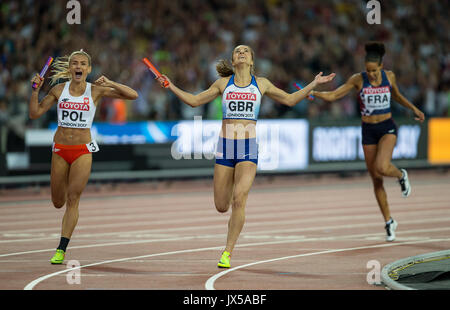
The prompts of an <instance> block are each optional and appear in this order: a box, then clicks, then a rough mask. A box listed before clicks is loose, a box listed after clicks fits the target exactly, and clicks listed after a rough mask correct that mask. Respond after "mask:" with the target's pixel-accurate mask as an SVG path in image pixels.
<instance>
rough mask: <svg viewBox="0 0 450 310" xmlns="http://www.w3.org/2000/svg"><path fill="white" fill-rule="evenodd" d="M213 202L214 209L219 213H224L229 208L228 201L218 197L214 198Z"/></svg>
mask: <svg viewBox="0 0 450 310" xmlns="http://www.w3.org/2000/svg"><path fill="white" fill-rule="evenodd" d="M214 204H215V206H216V210H217V211H218V212H220V213H225V212H227V211H228V209H229V208H230V203H229V202H225V201H221V200H218V199H214Z"/></svg>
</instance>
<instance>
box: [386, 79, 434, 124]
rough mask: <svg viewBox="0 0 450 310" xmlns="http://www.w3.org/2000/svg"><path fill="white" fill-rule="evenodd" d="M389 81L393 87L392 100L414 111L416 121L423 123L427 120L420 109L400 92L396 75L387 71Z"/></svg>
mask: <svg viewBox="0 0 450 310" xmlns="http://www.w3.org/2000/svg"><path fill="white" fill-rule="evenodd" d="M386 73H387V75H388V78H389V81H390V83H391V86H392V99H394V100H395V101H396V102H398V103H399V104H401V105H402V106H404V107H405V108H408V109H410V110H411V111H413V113H414V115H415V118H414V119H415V120H417V121H420V122H423V121H424V120H425V115H424V114H423V112H422V111H420V110H419V109H418V108H416V106H414V105H413V104H412V103H411V102H409V100H408V99H406V98H405V97H404V96H403V95H402V94H401V93H400V91H399V89H398V86H397V81H396V78H395V74H394V72H392V71H386Z"/></svg>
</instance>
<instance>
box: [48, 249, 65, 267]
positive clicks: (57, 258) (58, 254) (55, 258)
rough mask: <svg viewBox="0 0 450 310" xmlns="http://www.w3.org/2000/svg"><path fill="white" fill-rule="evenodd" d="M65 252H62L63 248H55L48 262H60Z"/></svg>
mask: <svg viewBox="0 0 450 310" xmlns="http://www.w3.org/2000/svg"><path fill="white" fill-rule="evenodd" d="M65 255H66V253H64V251H63V250H56V253H55V255H53V257H52V259H51V260H50V263H52V264H54V265H55V264H62V262H63V261H64V257H65Z"/></svg>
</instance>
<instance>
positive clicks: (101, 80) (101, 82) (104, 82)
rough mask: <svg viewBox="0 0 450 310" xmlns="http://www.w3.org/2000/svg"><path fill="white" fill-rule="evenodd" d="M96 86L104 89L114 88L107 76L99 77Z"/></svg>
mask: <svg viewBox="0 0 450 310" xmlns="http://www.w3.org/2000/svg"><path fill="white" fill-rule="evenodd" d="M94 84H95V85H98V86H104V87H112V86H113V82H112V81H111V80H110V79H108V78H107V77H106V76H104V75H102V76H101V77H99V78H98V79H97V80H96V81H95V82H94Z"/></svg>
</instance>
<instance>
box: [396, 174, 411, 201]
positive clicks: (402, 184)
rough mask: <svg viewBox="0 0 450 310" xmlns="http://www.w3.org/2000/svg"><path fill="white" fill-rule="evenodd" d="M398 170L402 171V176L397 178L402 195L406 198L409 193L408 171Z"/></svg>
mask: <svg viewBox="0 0 450 310" xmlns="http://www.w3.org/2000/svg"><path fill="white" fill-rule="evenodd" d="M400 171H401V172H402V173H403V177H402V178H401V179H399V180H398V183H399V184H400V187H401V189H402V196H403V197H405V198H406V197H408V196H409V194H411V184H409V179H408V173H407V172H406V170H405V169H400Z"/></svg>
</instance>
